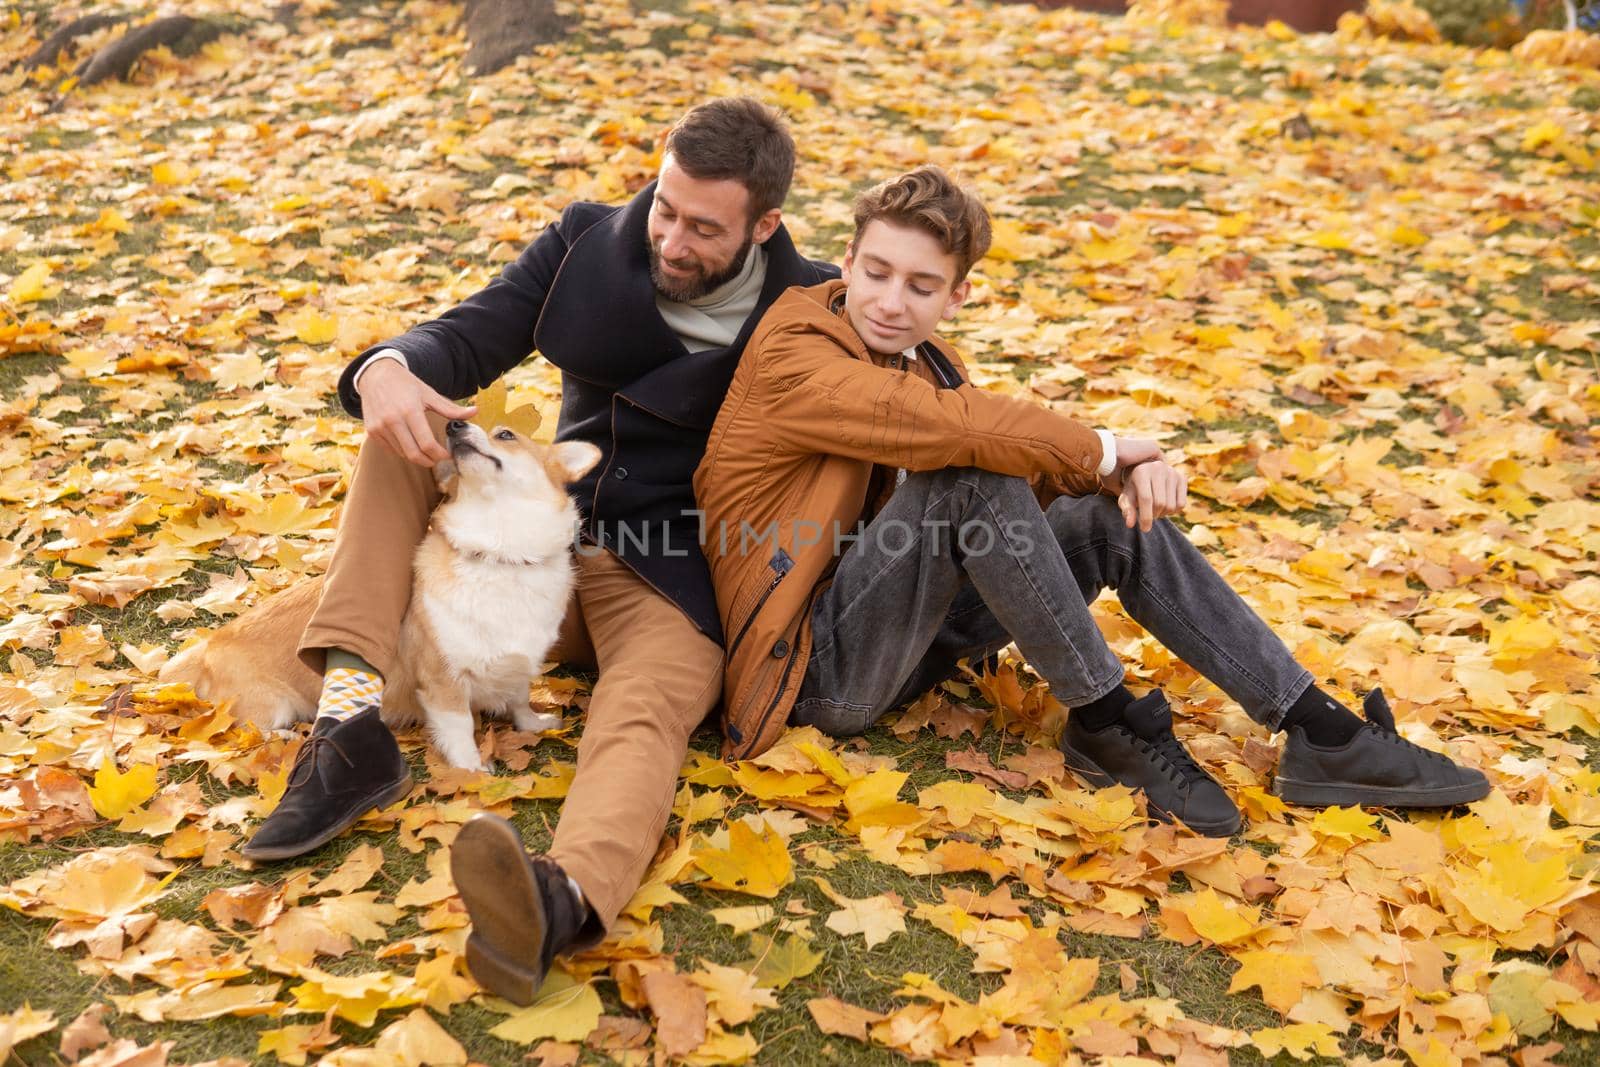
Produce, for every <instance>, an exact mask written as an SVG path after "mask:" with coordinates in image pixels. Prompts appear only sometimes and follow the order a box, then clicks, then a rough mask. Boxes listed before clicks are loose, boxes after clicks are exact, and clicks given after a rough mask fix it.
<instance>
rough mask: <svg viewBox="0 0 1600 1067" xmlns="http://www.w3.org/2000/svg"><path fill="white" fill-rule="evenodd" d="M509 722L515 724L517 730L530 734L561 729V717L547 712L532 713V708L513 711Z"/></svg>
mask: <svg viewBox="0 0 1600 1067" xmlns="http://www.w3.org/2000/svg"><path fill="white" fill-rule="evenodd" d="M511 721H512V722H513V723H515V724H516V727H517V729H518V730H520V731H522V732H523V733H530V734H537V733H543V732H544V731H546V730H556V729H559V728H560V727H561V716H559V715H555V714H552V713H551V712H547V711H534V710H533V709H532V708H516V709H514V710H513V711H512V712H511Z"/></svg>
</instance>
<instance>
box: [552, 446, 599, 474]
mask: <svg viewBox="0 0 1600 1067" xmlns="http://www.w3.org/2000/svg"><path fill="white" fill-rule="evenodd" d="M550 450H551V452H553V453H554V454H555V457H556V463H557V464H558V465H559V466H560V467H561V469H562V470H564V471H566V472H567V481H568V482H575V481H577V480H578V479H579V478H582V477H583V476H584V475H585V474H588V473H589V471H590V470H592V469H593V468H594V465H595V464H596V463H599V462H600V450H599V449H598V448H596V447H595V446H594V445H591V444H590V443H589V442H587V441H563V442H561V443H560V444H559V445H552V446H551V447H550Z"/></svg>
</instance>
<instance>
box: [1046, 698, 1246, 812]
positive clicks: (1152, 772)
mask: <svg viewBox="0 0 1600 1067" xmlns="http://www.w3.org/2000/svg"><path fill="white" fill-rule="evenodd" d="M1061 752H1062V754H1063V755H1064V756H1066V760H1067V769H1068V770H1070V771H1072V772H1074V773H1075V774H1077V775H1078V777H1080V778H1082V779H1083V780H1084V781H1086V782H1088V783H1089V784H1090V785H1095V786H1108V785H1112V784H1121V785H1125V786H1127V787H1128V788H1129V789H1141V790H1143V791H1144V795H1145V800H1146V803H1147V805H1148V807H1149V810H1150V814H1151V815H1152V816H1154V817H1155V818H1157V819H1160V820H1161V821H1162V822H1170V821H1172V820H1173V819H1176V820H1178V821H1179V822H1181V823H1183V825H1185V826H1187V827H1188V828H1189V829H1191V830H1193V831H1194V832H1195V833H1197V834H1201V835H1203V836H1205V837H1229V836H1231V835H1232V834H1233V832H1234V831H1235V830H1237V829H1239V809H1238V808H1236V807H1234V806H1233V801H1231V800H1229V799H1228V794H1227V793H1225V792H1223V790H1222V787H1221V786H1220V785H1218V784H1217V783H1216V780H1215V779H1213V778H1212V777H1211V776H1210V775H1209V774H1207V773H1206V772H1205V771H1204V770H1203V769H1202V768H1201V766H1200V765H1199V764H1198V763H1196V762H1195V761H1194V758H1193V757H1192V756H1190V755H1189V753H1188V750H1187V749H1185V748H1184V747H1183V745H1182V744H1181V743H1179V741H1178V739H1177V737H1176V736H1174V734H1173V732H1172V709H1171V708H1169V707H1168V706H1167V698H1166V697H1165V696H1164V695H1163V694H1162V693H1161V691H1160V690H1156V691H1154V692H1151V693H1147V694H1145V695H1144V696H1142V697H1140V698H1139V699H1138V700H1135V701H1134V702H1133V703H1132V704H1129V705H1128V706H1127V707H1126V708H1125V709H1123V712H1122V721H1121V722H1116V723H1112V724H1111V725H1110V726H1107V727H1106V728H1104V729H1103V730H1094V731H1090V730H1085V729H1083V728H1082V727H1081V726H1079V725H1078V723H1077V721H1076V720H1075V719H1073V717H1072V716H1071V715H1068V716H1067V729H1066V732H1065V733H1063V734H1062V735H1061Z"/></svg>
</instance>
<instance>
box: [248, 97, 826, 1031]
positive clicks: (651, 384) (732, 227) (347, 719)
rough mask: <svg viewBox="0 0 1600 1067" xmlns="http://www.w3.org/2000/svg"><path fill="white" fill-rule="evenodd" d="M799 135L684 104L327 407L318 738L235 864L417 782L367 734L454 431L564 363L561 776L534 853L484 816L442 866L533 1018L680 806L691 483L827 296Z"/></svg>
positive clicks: (490, 967) (316, 836) (703, 612)
mask: <svg viewBox="0 0 1600 1067" xmlns="http://www.w3.org/2000/svg"><path fill="white" fill-rule="evenodd" d="M793 171H794V142H793V140H792V138H791V137H790V135H789V132H788V130H787V129H786V128H785V127H784V124H783V122H782V119H781V118H780V117H779V116H778V115H777V113H776V112H774V111H773V110H771V109H770V108H767V107H765V106H764V105H762V104H759V103H757V102H755V101H754V100H750V99H745V98H738V99H720V100H714V101H711V102H709V103H706V104H703V105H701V106H699V107H696V108H694V109H693V110H691V111H690V112H688V113H687V114H686V115H684V116H683V117H682V118H681V119H680V120H679V121H678V122H677V124H676V125H675V126H673V128H672V130H671V132H670V133H669V134H668V136H667V140H666V145H665V150H664V152H663V155H662V161H661V169H660V172H659V174H658V176H657V179H656V180H655V181H654V182H652V183H651V184H650V185H648V186H647V187H646V188H644V189H643V190H642V191H641V192H640V193H639V194H638V195H637V196H635V197H634V198H633V200H631V201H630V202H629V203H627V204H625V205H622V206H621V207H615V206H606V205H602V204H594V203H578V204H573V205H572V206H570V207H568V208H567V209H566V210H565V211H564V212H563V213H562V215H561V218H560V221H558V222H556V223H555V224H554V225H552V226H551V227H550V228H549V229H547V230H545V232H544V233H543V234H541V235H540V236H539V237H538V239H537V240H535V241H534V242H533V243H532V244H531V245H529V246H528V248H527V249H526V250H525V251H523V253H522V254H521V256H520V257H518V259H517V260H516V262H514V263H512V264H510V265H509V266H507V267H506V268H505V270H504V271H502V272H501V274H500V276H499V277H498V278H496V279H495V280H494V281H492V282H490V283H489V285H487V286H486V287H484V288H483V289H482V290H480V291H479V292H478V293H476V294H474V295H473V296H471V297H469V298H467V299H466V300H465V301H463V302H462V303H461V304H459V305H458V306H456V307H454V308H452V309H450V310H449V311H447V312H445V313H444V314H443V315H441V316H439V317H438V318H436V319H434V320H432V321H430V322H424V323H422V324H420V325H418V326H416V327H414V328H412V329H411V330H409V331H407V332H406V333H405V334H403V335H401V336H399V337H396V338H394V339H393V340H390V341H388V342H385V343H384V344H381V345H377V346H374V347H373V348H371V349H368V350H367V351H365V352H363V353H361V355H359V356H357V357H356V358H355V360H353V361H352V362H351V364H350V366H349V367H348V368H347V369H346V370H345V372H344V375H343V377H342V378H341V379H340V382H339V399H340V401H341V403H343V405H344V407H345V409H346V410H347V411H348V412H349V413H350V414H352V415H354V416H357V417H359V418H361V419H363V420H364V421H365V423H366V428H367V431H368V435H367V439H366V441H365V443H364V444H363V445H362V447H361V453H360V457H359V460H358V462H357V466H356V473H355V476H354V478H353V480H352V482H351V486H350V491H349V494H348V495H347V497H346V500H345V510H344V516H343V518H342V520H341V522H340V528H339V537H338V541H337V543H336V546H335V549H334V555H333V559H332V562H331V563H330V565H329V567H328V572H327V577H326V581H325V585H324V589H323V593H322V600H321V602H320V604H319V606H318V609H317V611H316V614H315V615H314V616H313V617H312V620H311V622H310V624H309V625H308V627H307V628H306V631H305V633H304V635H303V637H302V639H301V642H300V655H301V658H302V659H303V660H304V661H305V662H306V663H307V664H308V665H309V666H310V667H312V668H313V669H315V670H320V671H323V674H324V685H323V696H322V700H321V702H320V704H319V707H318V717H317V721H316V725H315V726H314V728H313V731H312V737H311V740H310V741H309V742H308V743H307V744H306V745H305V746H304V747H303V748H302V750H301V754H300V756H299V758H298V760H297V762H296V766H295V769H294V771H293V772H292V773H291V774H290V778H289V780H290V785H289V788H288V789H287V790H286V792H285V793H284V796H283V799H282V801H281V802H280V804H279V805H278V807H277V809H276V810H275V811H274V812H273V813H272V814H271V815H270V816H269V817H268V818H267V820H266V821H265V822H264V823H263V824H262V825H261V826H260V827H259V828H258V829H257V831H256V833H255V834H254V836H253V837H252V838H251V839H250V841H249V842H247V843H246V844H245V846H244V847H243V849H242V851H243V853H244V855H245V856H246V857H247V858H250V859H252V860H276V859H285V858H288V857H292V856H298V855H301V854H303V853H305V852H308V851H310V850H312V849H314V848H317V847H318V846H320V845H322V844H323V843H324V842H326V841H328V840H330V839H332V838H333V837H335V836H336V835H338V834H339V833H341V832H342V831H344V830H345V829H346V828H348V827H349V826H350V825H351V824H352V823H354V822H355V821H356V820H357V819H358V818H360V817H361V816H362V815H363V814H364V813H365V812H367V811H369V810H371V809H372V808H373V807H381V806H384V805H386V804H390V803H393V802H394V801H395V800H398V799H399V798H400V797H402V796H404V795H405V793H406V792H407V791H408V790H409V789H410V786H411V774H410V771H409V770H408V768H407V766H406V763H405V761H404V760H403V759H402V758H401V755H400V750H399V747H398V746H397V745H396V744H395V741H394V738H393V737H392V736H391V735H390V733H389V731H388V729H387V728H386V727H385V726H384V725H383V723H382V721H381V719H380V718H379V715H378V711H379V704H380V702H381V699H382V692H383V676H384V675H385V674H387V673H388V672H389V670H390V667H391V665H392V664H393V663H394V659H395V654H396V652H395V646H396V640H397V638H398V635H399V632H400V621H401V618H402V617H403V616H404V614H405V610H406V605H407V603H408V601H409V598H410V592H411V558H412V555H413V553H414V551H415V549H416V546H417V544H418V543H419V542H420V541H421V540H422V538H423V535H424V533H425V532H426V530H427V526H428V515H429V512H430V511H431V510H432V508H433V506H434V504H435V503H437V501H438V492H437V490H436V489H435V486H434V481H433V477H432V475H431V471H430V468H431V467H432V466H433V464H435V463H437V462H438V461H440V460H442V459H444V458H445V457H446V451H445V447H444V444H443V433H442V430H443V426H444V424H445V422H446V420H449V419H461V418H468V417H470V416H471V415H472V414H473V413H474V412H473V409H472V408H470V407H463V406H461V405H459V404H457V403H455V402H454V401H453V400H452V399H451V398H463V397H470V396H472V395H473V393H474V392H475V391H476V390H478V389H481V388H483V387H484V386H486V385H488V384H490V383H491V382H493V381H495V380H496V379H498V378H499V377H500V376H501V375H503V374H505V373H506V371H508V370H510V369H511V368H512V367H514V366H516V365H517V364H518V363H520V362H522V360H523V359H525V358H527V357H528V355H529V354H530V353H531V352H533V351H534V350H535V349H537V350H538V351H539V353H541V354H542V355H543V356H544V357H545V358H546V359H548V360H549V361H550V362H551V363H553V364H555V366H557V367H558V368H560V370H561V415H560V420H559V423H558V425H557V430H556V440H558V441H587V442H589V443H591V444H593V445H595V446H597V447H598V448H599V449H600V451H601V460H600V462H599V463H598V464H597V465H596V466H595V467H594V469H593V470H592V471H590V473H589V474H588V475H586V476H585V477H584V478H583V479H582V480H580V481H579V482H577V483H576V484H575V485H574V486H573V495H574V497H575V498H576V500H577V502H578V506H579V510H580V512H581V515H582V524H581V530H580V533H579V537H580V541H581V545H580V552H579V558H578V581H577V589H576V593H575V596H574V598H573V602H572V603H571V604H570V605H569V607H568V611H567V616H566V621H565V623H564V624H563V627H562V638H561V640H560V642H559V643H558V644H557V647H556V649H555V650H554V651H553V652H552V653H551V655H552V656H553V657H554V658H557V659H560V660H561V661H562V662H566V663H574V664H579V665H592V666H595V667H597V668H598V680H597V682H596V684H595V687H594V692H593V695H592V697H591V699H590V703H589V708H588V712H587V720H586V722H585V725H584V732H583V739H582V741H581V742H580V744H579V746H578V765H577V772H576V777H575V778H574V779H573V782H572V787H571V790H570V791H569V793H568V795H567V799H566V803H565V806H564V807H563V809H562V813H561V818H560V821H559V823H558V824H557V826H556V831H555V839H554V841H553V843H552V845H551V847H550V850H549V852H548V854H546V855H541V856H530V855H529V854H527V853H526V852H525V851H524V849H523V845H522V841H521V838H520V836H519V835H518V834H517V832H516V830H515V829H514V828H513V827H512V826H511V825H510V824H509V823H507V822H506V821H505V820H503V819H498V818H496V817H493V816H479V817H478V818H476V819H474V820H472V821H471V822H469V823H468V824H467V825H466V826H465V827H464V828H463V829H462V830H461V832H460V834H459V835H458V837H457V839H456V841H455V843H454V845H453V847H452V853H451V864H452V869H453V871H454V875H455V880H456V884H457V886H458V888H459V889H460V891H461V895H462V899H463V901H464V902H465V904H466V907H467V911H468V913H469V914H470V916H471V918H472V922H473V932H472V935H471V937H470V938H469V940H468V942H467V962H468V965H469V966H470V967H471V969H472V972H473V975H474V976H475V977H476V978H477V979H478V981H479V983H480V984H482V985H483V986H485V987H486V988H488V989H490V990H492V991H493V992H495V993H498V994H500V995H501V996H503V997H506V998H507V999H510V1000H513V1001H516V1002H518V1003H528V1002H529V1001H531V1000H532V999H533V996H534V994H535V993H536V992H537V990H538V988H539V985H540V983H541V982H542V981H543V978H544V975H545V972H546V971H547V970H548V968H549V966H550V962H551V959H552V958H553V957H554V956H555V955H556V954H558V953H562V952H566V951H570V950H573V949H576V948H582V947H585V946H587V945H591V944H593V943H595V942H597V941H598V940H599V939H600V938H601V937H602V936H603V935H604V932H605V930H606V929H607V927H609V925H610V924H611V922H612V921H613V920H614V919H615V918H616V916H617V914H618V912H619V911H620V910H621V909H622V906H623V905H624V904H625V903H626V902H627V900H628V898H629V897H630V896H631V895H632V894H633V892H634V890H635V889H636V888H637V887H638V885H639V881H640V879H641V878H642V877H643V874H644V871H645V869H646V867H647V866H648V865H649V862H650V860H651V858H652V856H653V855H654V853H655V850H656V847H657V845H658V844H659V842H660V839H661V833H662V830H663V829H664V827H665V825H666V821H667V816H668V813H669V812H670V810H671V807H672V798H673V793H674V788H675V785H676V781H677V776H678V772H679V770H680V768H681V767H682V764H683V759H684V755H685V753H686V751H687V748H688V739H689V735H690V733H691V732H692V731H693V730H694V729H695V727H696V726H698V725H699V723H700V722H701V720H702V719H704V717H705V716H706V714H707V713H708V712H709V711H710V710H711V709H712V707H713V706H714V705H715V704H716V702H717V700H718V697H719V696H720V694H721V691H722V666H723V656H722V631H721V626H720V623H719V619H718V613H717V604H716V599H715V597H714V596H713V593H712V588H711V578H710V573H709V570H708V568H707V565H706V561H705V557H704V555H703V554H702V552H701V549H700V533H699V521H698V513H697V512H695V510H694V508H695V503H694V494H693V489H692V484H691V483H692V479H693V476H694V471H695V467H696V465H697V464H698V463H699V462H700V457H701V454H702V453H703V452H704V450H705V443H706V435H707V433H708V432H709V431H710V429H711V424H712V422H713V421H714V420H715V418H716V414H717V409H718V406H719V405H720V404H721V403H722V398H723V394H724V393H725V392H726V391H727V387H728V382H729V380H730V379H731V378H732V376H733V371H734V368H735V366H737V364H738V362H739V355H740V353H741V352H742V351H743V349H744V345H745V342H746V341H747V340H748V339H749V337H750V335H751V334H752V333H753V332H754V330H755V326H756V323H757V321H759V320H760V318H761V316H762V314H763V313H764V312H765V311H766V309H767V308H768V307H769V306H770V305H771V304H772V303H773V301H774V300H776V299H777V297H778V296H779V294H781V293H782V292H783V291H784V290H786V289H788V288H789V287H791V286H795V285H814V284H817V283H819V282H822V281H824V280H826V279H828V278H831V277H835V276H836V275H837V273H838V271H837V270H836V269H835V268H833V267H832V266H829V265H827V264H821V263H813V262H811V261H809V260H807V259H805V258H803V257H801V256H800V255H799V253H798V252H796V251H795V248H794V244H793V243H792V242H791V241H790V239H789V235H788V233H787V232H786V231H785V230H784V227H783V224H782V216H781V207H782V204H783V200H784V197H785V196H786V195H787V193H788V190H789V184H790V181H791V178H792V176H793Z"/></svg>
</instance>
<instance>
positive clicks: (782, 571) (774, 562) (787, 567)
mask: <svg viewBox="0 0 1600 1067" xmlns="http://www.w3.org/2000/svg"><path fill="white" fill-rule="evenodd" d="M767 566H769V567H771V568H772V569H773V571H774V574H773V575H772V581H770V582H768V583H767V588H766V589H765V590H763V591H762V593H761V596H760V597H759V598H758V599H757V600H756V604H755V607H753V608H751V609H750V614H749V615H747V616H745V620H744V625H743V626H741V627H739V632H738V633H737V634H735V635H734V638H733V643H732V644H730V645H729V646H728V660H729V661H730V662H731V661H732V660H733V654H734V652H736V651H738V648H739V644H740V642H742V641H743V640H744V638H745V635H746V634H748V633H749V632H750V627H751V625H753V624H754V623H755V621H756V616H757V615H759V614H761V608H762V606H763V605H764V604H766V602H767V599H768V598H769V597H771V596H772V594H773V593H774V592H776V591H777V589H778V583H779V582H781V581H783V579H784V576H785V575H787V574H788V573H789V572H790V571H791V570H793V569H794V560H792V559H790V558H789V553H787V552H785V551H784V550H783V549H781V548H780V549H778V551H777V552H775V553H773V556H772V559H771V560H770V561H769V562H768V563H767Z"/></svg>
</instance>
